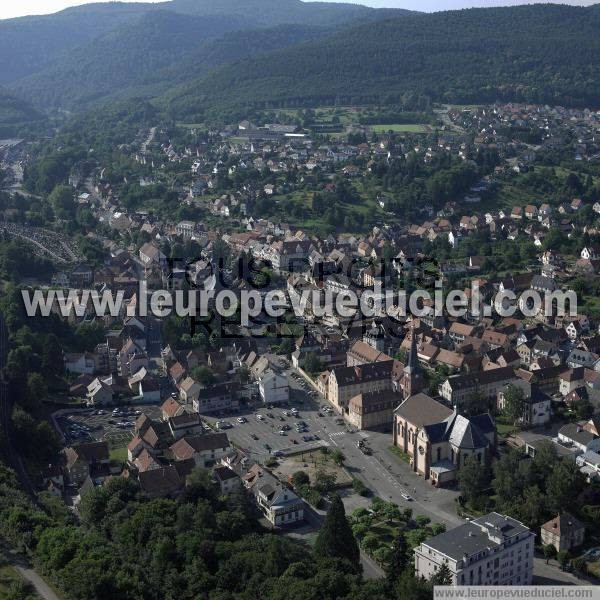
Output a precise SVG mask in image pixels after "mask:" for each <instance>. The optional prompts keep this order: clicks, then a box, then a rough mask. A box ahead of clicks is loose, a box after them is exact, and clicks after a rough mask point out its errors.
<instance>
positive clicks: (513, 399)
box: [502, 384, 525, 425]
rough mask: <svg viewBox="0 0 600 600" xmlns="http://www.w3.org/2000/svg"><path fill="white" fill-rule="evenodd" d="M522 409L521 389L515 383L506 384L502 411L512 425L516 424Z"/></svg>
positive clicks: (523, 404)
mask: <svg viewBox="0 0 600 600" xmlns="http://www.w3.org/2000/svg"><path fill="white" fill-rule="evenodd" d="M524 410H525V403H524V402H523V390H522V389H521V388H520V387H517V386H516V385H512V384H510V385H508V386H507V387H506V390H504V406H503V408H502V412H503V413H504V415H505V416H506V418H507V419H508V420H509V421H510V422H511V423H512V424H513V425H516V424H517V423H518V422H519V421H520V420H521V419H522V418H523V416H524Z"/></svg>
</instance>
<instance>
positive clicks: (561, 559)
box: [556, 550, 569, 571]
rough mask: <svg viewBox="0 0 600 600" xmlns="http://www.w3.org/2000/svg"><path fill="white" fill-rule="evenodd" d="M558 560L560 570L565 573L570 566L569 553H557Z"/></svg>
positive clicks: (565, 551)
mask: <svg viewBox="0 0 600 600" xmlns="http://www.w3.org/2000/svg"><path fill="white" fill-rule="evenodd" d="M556 560H557V561H558V564H559V565H560V568H561V569H562V570H563V571H564V570H565V568H566V566H567V565H568V564H569V552H568V551H567V550H561V551H560V552H558V553H557V555H556Z"/></svg>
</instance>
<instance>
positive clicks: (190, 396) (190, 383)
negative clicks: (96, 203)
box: [179, 377, 202, 410]
mask: <svg viewBox="0 0 600 600" xmlns="http://www.w3.org/2000/svg"><path fill="white" fill-rule="evenodd" d="M201 389H202V388H201V386H200V384H199V383H198V382H197V381H195V380H194V379H192V378H191V377H186V378H185V379H184V380H183V381H181V383H180V384H179V397H180V398H181V400H182V402H184V403H185V404H193V403H194V402H197V401H198V395H199V394H200V390H201ZM194 410H195V409H194Z"/></svg>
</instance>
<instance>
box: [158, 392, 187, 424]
mask: <svg viewBox="0 0 600 600" xmlns="http://www.w3.org/2000/svg"><path fill="white" fill-rule="evenodd" d="M184 412H185V407H184V406H183V405H181V404H179V402H177V400H175V398H167V399H166V400H165V401H164V402H163V403H162V404H161V407H160V414H161V417H162V419H163V421H167V420H168V419H170V418H171V417H177V416H179V415H181V414H183V413H184Z"/></svg>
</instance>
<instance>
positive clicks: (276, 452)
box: [273, 450, 283, 456]
mask: <svg viewBox="0 0 600 600" xmlns="http://www.w3.org/2000/svg"><path fill="white" fill-rule="evenodd" d="M273 456H283V450H275V452H273Z"/></svg>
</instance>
